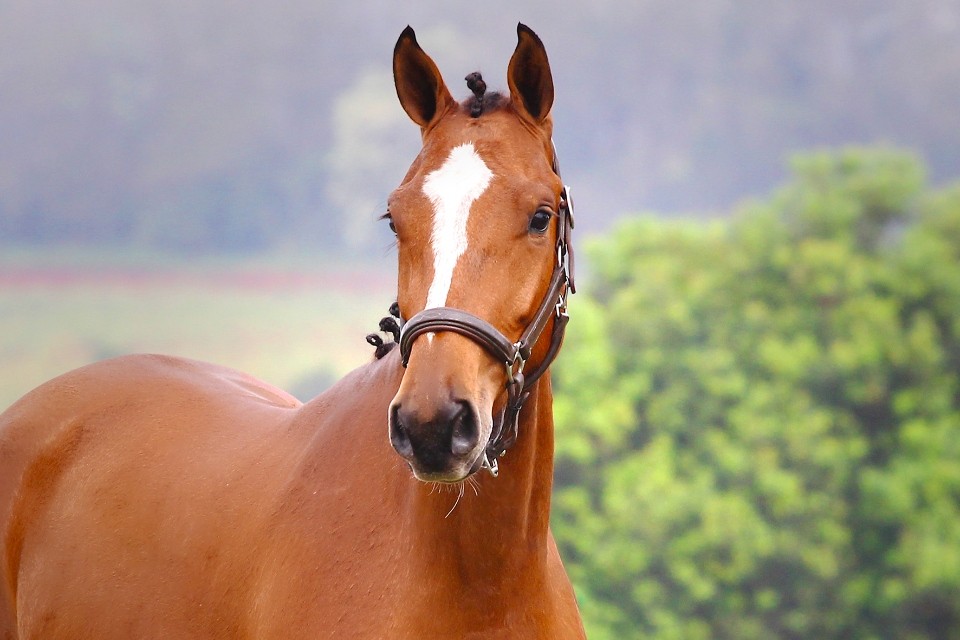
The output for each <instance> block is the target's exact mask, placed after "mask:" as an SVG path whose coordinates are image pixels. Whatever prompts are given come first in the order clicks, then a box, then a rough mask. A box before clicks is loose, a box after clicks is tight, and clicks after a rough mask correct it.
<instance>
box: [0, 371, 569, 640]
mask: <svg viewBox="0 0 960 640" xmlns="http://www.w3.org/2000/svg"><path fill="white" fill-rule="evenodd" d="M397 356H398V354H396V353H392V354H390V355H388V356H387V357H386V358H384V359H382V360H379V361H375V362H372V363H370V364H368V365H366V366H364V367H361V368H360V369H358V370H357V371H355V372H354V373H353V374H351V375H349V376H347V377H346V378H344V379H343V380H342V381H341V382H340V383H338V384H337V385H336V386H334V387H333V388H331V389H330V390H329V391H327V392H326V393H324V394H321V395H320V396H318V397H317V398H315V399H314V400H313V401H311V402H309V403H307V404H305V405H300V404H299V403H298V402H296V401H295V400H293V399H292V398H290V397H289V396H287V395H286V394H284V393H283V392H280V391H277V390H273V389H270V388H269V387H267V386H265V385H262V384H258V383H256V382H255V381H252V380H250V379H249V378H247V377H245V376H243V375H242V374H239V373H237V372H234V371H231V370H229V369H224V368H220V367H215V366H212V365H207V364H204V363H198V362H192V361H186V360H180V359H174V358H164V357H158V356H130V357H124V358H119V359H116V360H110V361H106V362H102V363H98V364H94V365H90V366H88V367H84V368H82V369H79V370H77V371H74V372H71V373H69V374H66V375H64V376H61V377H60V378H57V379H55V380H52V381H51V382H49V383H47V384H46V385H44V386H42V387H40V388H38V389H37V390H35V391H34V392H32V393H31V394H29V395H28V396H26V397H25V398H23V399H22V400H21V401H20V402H18V403H17V404H15V405H14V406H13V407H11V408H10V409H9V410H8V411H7V412H6V413H4V414H2V417H0V443H2V444H0V462H2V466H0V474H2V475H0V479H2V482H0V487H2V490H3V493H2V495H0V505H2V506H3V508H4V513H5V517H4V521H3V525H2V528H0V535H2V539H3V540H4V547H3V557H2V560H3V561H2V566H3V576H4V578H5V581H4V582H5V587H6V589H7V591H8V596H9V599H8V601H7V603H6V604H7V608H6V610H5V611H4V612H3V615H0V637H3V638H23V639H26V638H50V639H55V638H73V639H80V638H102V639H105V640H106V639H109V638H117V639H120V638H123V639H129V638H264V639H267V638H278V639H279V638H299V637H302V638H348V637H358V638H408V637H409V638H467V637H471V634H473V633H475V634H477V637H487V638H489V637H505V638H522V637H530V638H544V637H552V638H562V637H568V636H571V635H572V634H573V633H574V631H575V630H577V629H578V628H579V620H578V618H577V617H575V616H574V617H572V618H571V617H570V616H569V615H567V616H564V615H563V613H564V611H566V612H570V611H572V612H574V613H575V612H576V607H575V604H574V602H573V594H572V591H571V590H570V588H569V583H567V582H566V580H565V578H564V579H563V580H562V581H561V585H563V588H560V589H557V588H556V587H555V586H551V585H555V584H556V582H557V581H556V578H557V577H558V576H559V577H563V576H564V574H563V569H562V566H561V565H560V560H559V556H558V555H557V552H556V548H555V546H554V545H553V543H552V539H551V538H549V534H548V529H547V524H548V523H547V522H546V521H545V520H544V518H543V516H542V515H541V514H543V513H545V511H544V510H543V508H542V506H543V505H542V504H541V503H542V502H543V501H545V500H549V486H550V482H549V477H546V478H544V477H541V476H543V475H545V474H546V475H548V473H547V471H546V469H542V468H540V469H538V473H537V474H536V476H532V475H530V476H526V477H517V476H515V475H514V474H512V473H510V471H511V470H512V468H513V467H517V468H518V470H519V468H522V467H524V466H526V465H525V464H524V463H526V462H527V460H526V459H524V458H528V457H537V455H538V453H539V456H540V457H542V456H544V455H548V456H552V441H551V440H550V438H551V437H552V433H551V430H550V429H539V430H538V429H534V428H532V425H530V424H528V423H531V422H533V421H535V420H537V419H538V418H539V417H540V415H539V414H541V413H543V411H542V408H543V406H544V404H545V405H546V406H547V407H549V403H550V399H549V389H548V385H541V386H542V387H544V389H543V391H541V393H540V394H539V395H538V397H537V398H536V399H535V401H531V403H530V404H529V405H528V407H527V408H525V414H524V427H525V429H524V434H525V435H524V437H523V438H522V439H521V440H520V442H518V444H517V446H516V448H515V450H512V451H511V457H510V458H505V459H504V461H503V469H504V470H503V473H502V477H501V478H497V479H494V478H492V477H489V476H483V477H480V478H478V479H477V484H478V486H477V487H476V492H475V493H474V490H473V489H472V488H470V487H467V491H466V493H464V495H463V496H462V497H459V496H458V495H457V494H455V493H450V492H448V491H442V490H439V489H438V487H431V486H430V485H426V484H423V483H419V482H416V481H414V480H413V479H412V478H411V476H410V471H409V469H408V468H407V467H406V465H404V464H403V463H402V461H401V460H400V459H399V458H398V457H397V456H396V454H395V453H394V452H393V450H392V449H391V448H390V446H389V443H388V440H387V439H386V437H385V434H386V425H385V416H386V411H387V406H388V404H389V402H390V399H391V398H392V397H393V395H394V394H395V392H396V389H397V387H398V386H399V383H400V376H401V372H402V369H401V368H400V367H399V365H398V363H397ZM358 386H360V387H363V388H368V389H371V392H370V393H368V394H366V395H365V396H364V397H363V399H362V400H360V399H358V397H357V395H356V394H355V393H353V392H352V390H353V389H355V388H357V387H358ZM161 417H162V419H161ZM373 425H378V426H379V427H380V428H376V429H375V428H372V427H373ZM507 484H509V485H510V486H505V485H507ZM406 560H414V562H412V563H411V562H406ZM524 604H529V605H530V607H529V610H526V611H523V610H518V605H520V606H522V605H524ZM438 612H445V614H444V615H438ZM504 612H507V613H508V614H509V617H506V618H504V617H502V614H503V613H504ZM554 627H556V629H554ZM551 629H553V630H551ZM4 634H5V635H4Z"/></svg>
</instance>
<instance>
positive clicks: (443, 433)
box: [389, 395, 491, 482]
mask: <svg viewBox="0 0 960 640" xmlns="http://www.w3.org/2000/svg"><path fill="white" fill-rule="evenodd" d="M481 415H483V414H481V413H480V411H479V410H478V409H477V407H476V405H475V404H474V403H473V402H471V401H469V400H461V399H450V398H448V399H444V400H442V401H437V402H429V401H420V402H418V401H417V398H416V397H411V396H408V397H406V398H401V397H400V396H399V395H398V397H397V398H396V399H394V401H393V404H392V405H391V406H390V414H389V429H390V444H392V445H393V448H394V449H395V450H396V452H397V453H398V454H399V455H400V457H402V458H403V459H404V460H406V461H407V463H408V464H409V465H410V468H411V469H412V470H413V473H414V475H415V476H416V477H417V478H418V479H419V480H423V481H425V482H459V481H461V480H463V479H464V478H466V477H467V476H469V475H471V474H473V473H475V472H476V471H477V470H479V469H480V468H481V466H482V464H483V460H484V453H485V451H484V449H485V446H486V443H487V440H488V438H489V436H490V430H491V426H490V420H489V418H488V419H487V420H486V421H484V420H483V419H482V417H481ZM487 415H489V412H488V413H487Z"/></svg>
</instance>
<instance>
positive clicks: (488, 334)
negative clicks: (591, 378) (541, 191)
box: [398, 147, 576, 476]
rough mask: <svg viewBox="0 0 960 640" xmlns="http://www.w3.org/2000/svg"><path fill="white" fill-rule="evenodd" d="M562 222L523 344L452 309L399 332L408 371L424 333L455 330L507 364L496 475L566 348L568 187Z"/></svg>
mask: <svg viewBox="0 0 960 640" xmlns="http://www.w3.org/2000/svg"><path fill="white" fill-rule="evenodd" d="M553 171H554V173H556V174H557V175H558V176H559V175H560V166H559V163H558V161H557V151H556V147H554V149H553ZM558 218H559V219H558V222H557V225H558V226H557V263H556V265H554V268H553V275H552V276H551V277H550V287H549V288H548V289H547V294H546V296H544V299H543V302H542V303H541V304H540V307H539V308H538V309H537V313H536V315H535V316H534V318H533V321H532V322H531V323H530V324H529V325H527V328H526V329H525V330H524V332H523V335H521V336H520V339H519V340H517V341H516V342H511V341H510V340H509V339H508V338H507V337H506V336H504V335H503V334H502V333H500V331H499V330H497V328H496V327H494V326H493V325H491V324H490V323H489V322H487V321H486V320H484V319H482V318H478V317H477V316H475V315H473V314H472V313H468V312H466V311H462V310H460V309H454V308H452V307H434V308H431V309H425V310H423V311H421V312H420V313H418V314H416V315H414V316H413V317H412V318H410V319H409V320H408V321H406V322H405V323H403V324H402V328H401V330H400V340H399V343H400V356H401V359H402V362H403V366H404V367H406V366H407V363H408V362H409V360H410V351H411V349H412V348H413V341H414V340H415V339H416V338H417V337H418V336H420V335H422V334H424V333H431V332H439V331H453V332H454V333H459V334H460V335H463V336H466V337H467V338H470V339H471V340H473V341H474V342H476V343H477V344H479V345H480V346H482V347H483V348H485V349H486V350H487V351H489V352H490V353H491V354H493V355H494V356H495V357H497V358H498V359H499V360H500V361H502V362H503V363H504V365H505V367H506V374H507V376H506V377H507V383H506V387H507V404H506V406H505V407H504V409H503V413H502V414H501V416H500V419H499V421H497V423H495V424H494V430H493V433H492V434H491V436H490V441H489V442H488V443H487V447H486V450H485V452H484V461H483V468H485V469H487V470H489V471H490V473H491V474H492V475H494V476H496V475H497V472H498V468H497V458H499V457H501V456H503V455H504V454H505V453H506V452H507V449H509V448H510V447H511V446H512V445H513V444H514V443H515V442H516V441H517V430H518V423H519V416H520V409H521V408H522V407H523V403H524V402H525V401H526V399H527V398H528V397H530V389H531V387H533V385H534V384H535V383H536V381H537V380H539V379H540V376H542V375H543V374H544V373H545V372H546V370H547V369H548V368H549V367H550V364H551V363H552V362H553V361H554V359H556V357H557V353H558V352H559V351H560V345H561V344H562V343H563V335H564V332H565V331H566V327H567V322H569V320H570V317H569V316H568V315H567V298H568V297H569V295H570V294H572V293H576V287H575V285H574V280H573V245H572V244H571V238H570V236H571V231H572V230H573V224H574V218H573V200H571V198H570V187H568V186H566V185H564V187H563V190H562V191H561V193H560V210H559V212H558ZM398 315H399V314H398ZM550 320H553V331H552V333H551V336H550V347H549V349H548V350H547V354H546V356H545V357H544V359H543V361H542V362H540V364H539V365H537V367H536V368H535V369H533V370H532V371H530V372H527V371H525V367H526V363H527V360H528V359H529V358H530V354H531V352H532V351H533V348H534V346H535V345H536V344H537V341H538V340H539V338H540V335H541V334H542V333H543V330H544V329H545V328H546V326H547V324H548V323H549V322H550Z"/></svg>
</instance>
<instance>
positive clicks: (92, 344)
mask: <svg viewBox="0 0 960 640" xmlns="http://www.w3.org/2000/svg"><path fill="white" fill-rule="evenodd" d="M385 262H389V261H388V260H386V259H384V260H382V261H381V264H377V265H373V266H371V265H369V264H326V265H321V266H317V265H314V264H310V263H308V262H306V261H302V260H301V261H300V262H299V263H298V262H297V261H295V260H290V259H283V260H281V259H260V260H256V261H253V260H247V261H241V260H217V261H205V262H203V263H197V262H187V261H178V260H172V259H169V258H167V259H158V258H130V257H122V256H113V257H109V258H104V257H102V256H90V255H70V254H67V255H63V254H60V253H53V252H44V253H35V252H23V253H19V254H13V253H10V252H8V253H7V254H5V255H4V256H3V257H2V258H0V410H2V408H4V407H6V406H7V405H9V404H10V403H12V402H13V401H14V400H16V399H17V398H18V397H19V396H21V395H22V394H24V393H25V392H27V391H29V390H30V389H31V388H33V387H35V386H36V385H38V384H40V383H41V382H43V381H44V380H47V379H49V378H51V377H53V376H56V375H58V374H60V373H63V372H65V371H68V370H70V369H72V368H75V367H78V366H81V365H83V364H87V363H89V362H92V361H95V360H100V359H103V358H108V357H112V356H116V355H120V354H125V353H138V352H139V353H143V352H149V353H165V354H171V355H180V356H185V357H189V358H195V359H199V360H208V361H211V362H216V363H219V364H224V365H227V366H230V367H235V368H237V369H240V370H243V371H245V372H248V373H250V374H253V375H254V376H257V377H259V378H261V379H263V380H265V381H267V382H269V383H272V384H274V385H276V386H279V387H281V388H283V389H286V390H288V391H290V392H291V393H294V395H297V396H298V397H301V398H306V397H308V396H311V395H313V394H314V393H316V392H318V391H320V390H322V389H323V388H324V387H325V386H327V385H328V384H329V383H330V382H332V381H333V380H335V379H336V378H338V377H339V376H341V375H343V374H344V373H346V372H347V371H349V370H350V369H352V368H354V367H356V366H357V365H359V364H361V363H363V362H364V361H366V360H367V359H369V358H370V357H371V355H372V347H370V346H369V345H367V344H366V342H365V341H364V336H365V335H366V334H367V333H369V332H372V331H373V330H375V329H376V326H377V322H378V320H379V319H380V317H382V316H383V315H385V313H386V309H387V307H388V305H389V304H390V302H391V301H392V300H393V296H394V293H393V291H394V287H395V285H394V276H393V274H392V273H391V272H390V270H389V265H386V264H382V263H385Z"/></svg>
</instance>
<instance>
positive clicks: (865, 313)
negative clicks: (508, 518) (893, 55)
mask: <svg viewBox="0 0 960 640" xmlns="http://www.w3.org/2000/svg"><path fill="white" fill-rule="evenodd" d="M792 166H793V172H794V176H793V179H792V181H791V182H790V183H789V184H788V185H787V186H786V187H784V188H782V189H781V190H780V191H779V192H778V193H777V194H776V195H775V196H774V197H773V198H772V199H771V200H770V201H769V202H758V203H753V204H750V205H747V206H744V207H743V208H742V209H741V210H740V211H739V212H738V214H737V215H736V216H735V217H734V219H733V220H732V221H731V222H729V223H723V224H720V223H716V224H713V225H711V226H703V225H702V224H690V223H683V222H676V223H666V222H655V221H652V220H649V219H648V220H638V221H633V222H630V223H627V224H624V225H622V226H621V227H620V228H619V229H618V230H617V232H616V233H615V234H613V235H611V236H610V237H609V238H607V239H605V240H602V241H600V242H597V243H595V244H594V245H593V247H592V251H591V257H592V264H591V267H592V272H591V280H592V282H591V285H592V286H591V290H590V292H589V293H587V295H585V296H581V297H580V298H579V299H577V300H576V308H575V310H574V312H575V316H576V324H577V327H578V328H577V330H576V331H574V332H572V334H571V336H570V340H569V344H568V345H567V347H566V349H565V353H564V357H563V358H561V360H560V362H559V365H558V367H557V371H556V376H555V381H556V386H557V390H558V394H557V400H556V408H557V430H558V437H557V454H558V458H557V488H556V500H555V512H554V513H555V518H554V524H555V533H556V535H557V538H558V541H559V543H560V545H561V548H562V552H563V553H564V554H565V557H566V558H567V561H568V565H569V568H570V570H571V573H572V575H573V578H574V580H575V582H576V584H577V587H578V594H579V596H580V598H581V602H582V605H583V611H584V614H585V616H586V618H587V621H588V626H589V631H590V637H591V638H594V639H595V640H603V639H604V638H617V639H622V638H640V637H642V638H663V639H677V640H680V639H683V640H693V639H697V638H730V639H736V640H749V639H751V638H756V639H761V638H762V639H769V638H791V639H793V638H797V639H799V638H807V639H809V638H818V639H821V638H838V639H839V638H862V639H869V638H877V639H879V638H930V639H934V638H958V637H960V185H958V186H957V187H954V188H952V189H947V190H945V191H942V192H939V193H935V194H932V195H931V194H926V193H924V191H923V190H924V177H923V173H924V172H923V170H922V167H921V165H920V163H919V161H918V160H917V159H916V158H915V157H913V156H911V155H907V154H901V153H897V152H894V151H890V150H883V149H872V150H868V149H849V150H845V151H842V152H838V153H819V154H814V155H808V156H802V157H799V158H797V159H796V160H795V161H794V162H793V165H792Z"/></svg>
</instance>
